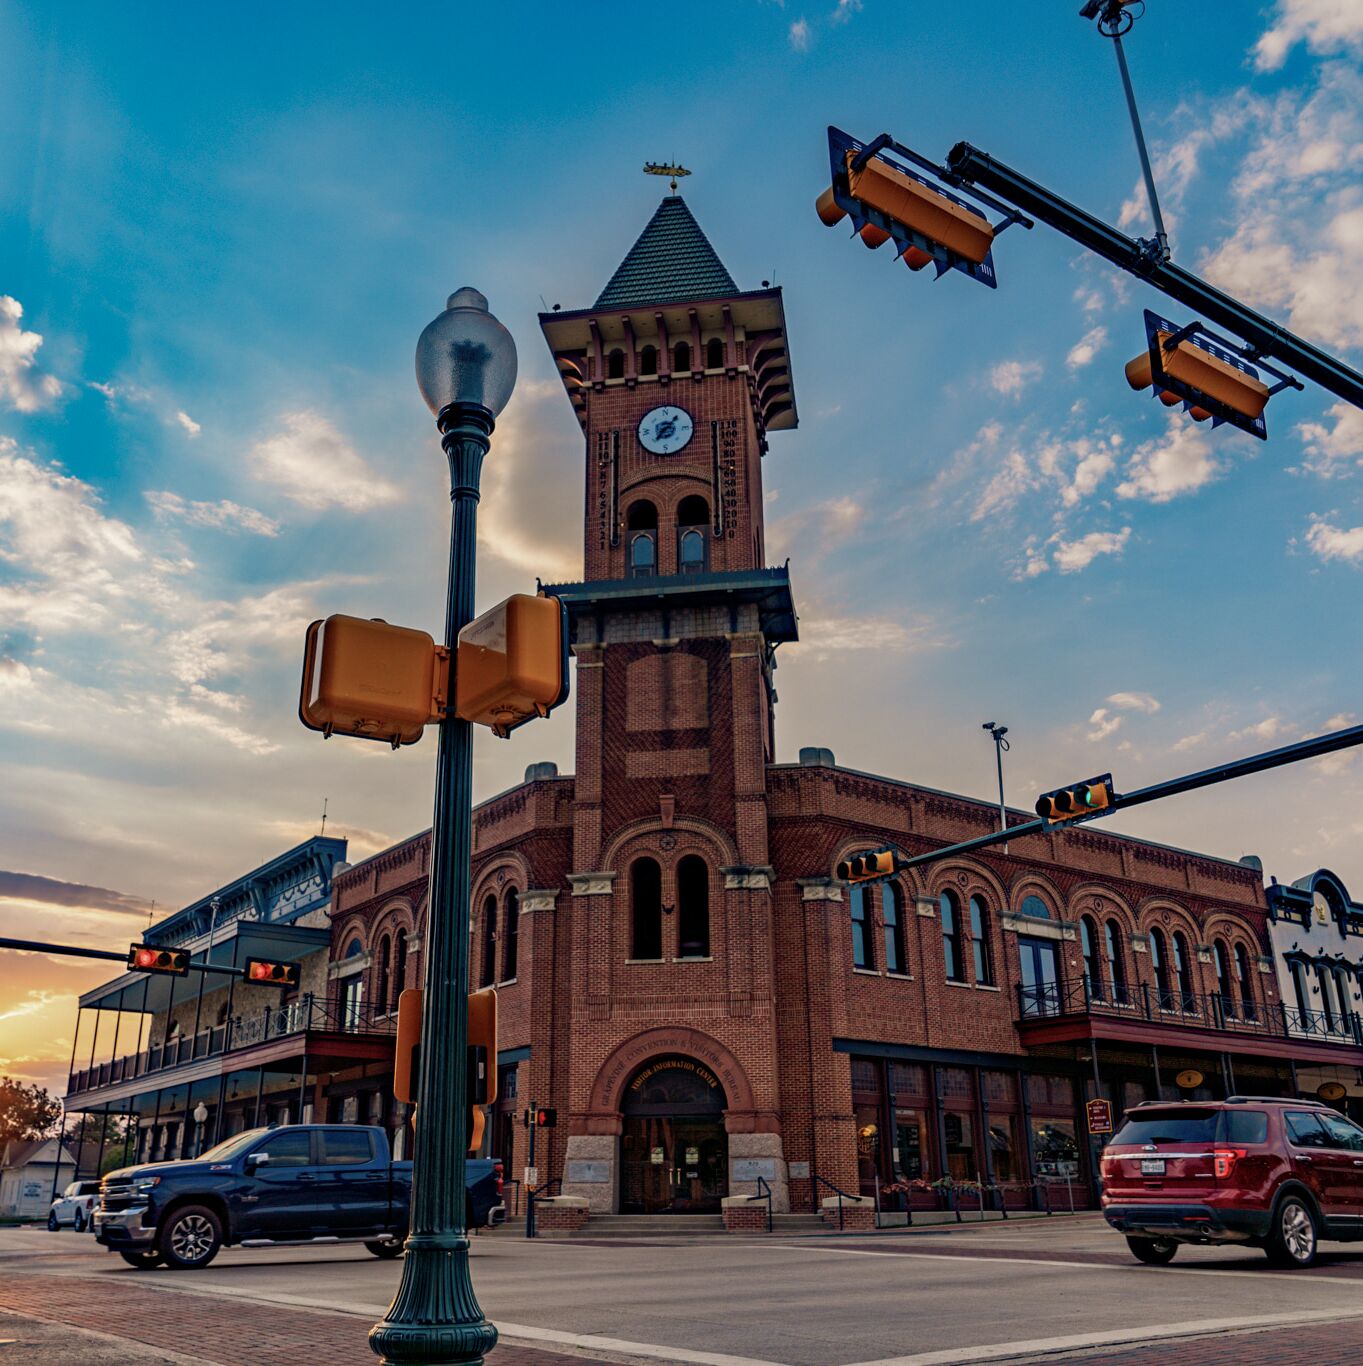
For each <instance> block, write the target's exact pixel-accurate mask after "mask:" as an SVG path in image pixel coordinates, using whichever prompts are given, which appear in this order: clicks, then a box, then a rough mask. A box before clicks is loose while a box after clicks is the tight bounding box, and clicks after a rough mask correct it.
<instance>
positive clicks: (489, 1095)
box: [468, 987, 497, 1147]
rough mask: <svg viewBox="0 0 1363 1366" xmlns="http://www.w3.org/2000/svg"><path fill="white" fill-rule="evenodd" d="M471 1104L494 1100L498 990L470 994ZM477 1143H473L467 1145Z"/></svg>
mask: <svg viewBox="0 0 1363 1366" xmlns="http://www.w3.org/2000/svg"><path fill="white" fill-rule="evenodd" d="M468 1090H469V1104H470V1105H491V1104H492V1102H493V1101H494V1100H496V1099H497V989H496V988H495V987H487V988H485V989H484V990H482V991H473V992H470V993H469V1070H468ZM470 1146H471V1147H472V1146H476V1145H474V1144H471V1145H470Z"/></svg>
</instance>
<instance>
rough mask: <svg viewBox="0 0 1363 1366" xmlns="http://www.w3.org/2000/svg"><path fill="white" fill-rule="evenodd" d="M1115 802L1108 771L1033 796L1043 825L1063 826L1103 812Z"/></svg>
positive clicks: (1110, 775)
mask: <svg viewBox="0 0 1363 1366" xmlns="http://www.w3.org/2000/svg"><path fill="white" fill-rule="evenodd" d="M1115 801H1116V794H1115V793H1114V792H1113V790H1112V774H1110V773H1104V774H1102V775H1101V776H1100V777H1097V778H1089V779H1088V780H1087V781H1085V782H1082V783H1070V784H1069V785H1068V786H1067V787H1057V788H1055V789H1054V791H1051V792H1043V793H1042V794H1041V796H1039V797H1038V798H1037V799H1036V814H1037V815H1038V816H1040V817H1041V819H1042V820H1043V821H1045V823H1046V824H1047V826H1053V825H1065V824H1067V823H1069V822H1071V821H1076V820H1083V819H1085V818H1087V817H1089V816H1096V815H1097V814H1098V813H1099V812H1100V811H1106V810H1107V809H1108V808H1109V807H1111V806H1112V804H1113V803H1114V802H1115Z"/></svg>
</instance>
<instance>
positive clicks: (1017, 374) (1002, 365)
mask: <svg viewBox="0 0 1363 1366" xmlns="http://www.w3.org/2000/svg"><path fill="white" fill-rule="evenodd" d="M1040 378H1041V362H1040V361H1035V360H1005V361H1000V362H999V364H997V365H996V366H995V367H994V368H993V369H992V370H991V371H990V372H989V383H990V384H991V385H993V387H994V391H995V392H996V393H1000V394H1003V395H1004V396H1005V397H1007V398H1017V397H1018V395H1019V394H1021V393H1022V391H1023V389H1025V388H1026V387H1027V385H1029V384H1030V383H1032V381H1033V380H1037V379H1040Z"/></svg>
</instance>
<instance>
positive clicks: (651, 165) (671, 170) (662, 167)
mask: <svg viewBox="0 0 1363 1366" xmlns="http://www.w3.org/2000/svg"><path fill="white" fill-rule="evenodd" d="M644 174H645V175H667V176H671V177H672V193H673V194H676V193H677V177H678V176H679V175H690V174H691V172H690V171H688V170H687V169H686V167H685V166H673V165H669V164H667V163H666V162H659V161H646V162H644Z"/></svg>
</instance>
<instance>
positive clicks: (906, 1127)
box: [894, 1109, 927, 1181]
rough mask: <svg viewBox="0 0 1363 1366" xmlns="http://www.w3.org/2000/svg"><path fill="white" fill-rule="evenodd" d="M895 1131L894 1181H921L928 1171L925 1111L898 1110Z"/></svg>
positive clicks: (895, 1113) (895, 1117)
mask: <svg viewBox="0 0 1363 1366" xmlns="http://www.w3.org/2000/svg"><path fill="white" fill-rule="evenodd" d="M894 1131H895V1144H894V1179H895V1180H896V1181H921V1180H922V1179H923V1178H924V1174H925V1172H926V1170H927V1166H926V1160H925V1156H926V1155H925V1148H924V1135H925V1133H926V1129H925V1127H924V1114H923V1111H922V1110H903V1109H896V1110H895V1112H894Z"/></svg>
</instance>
